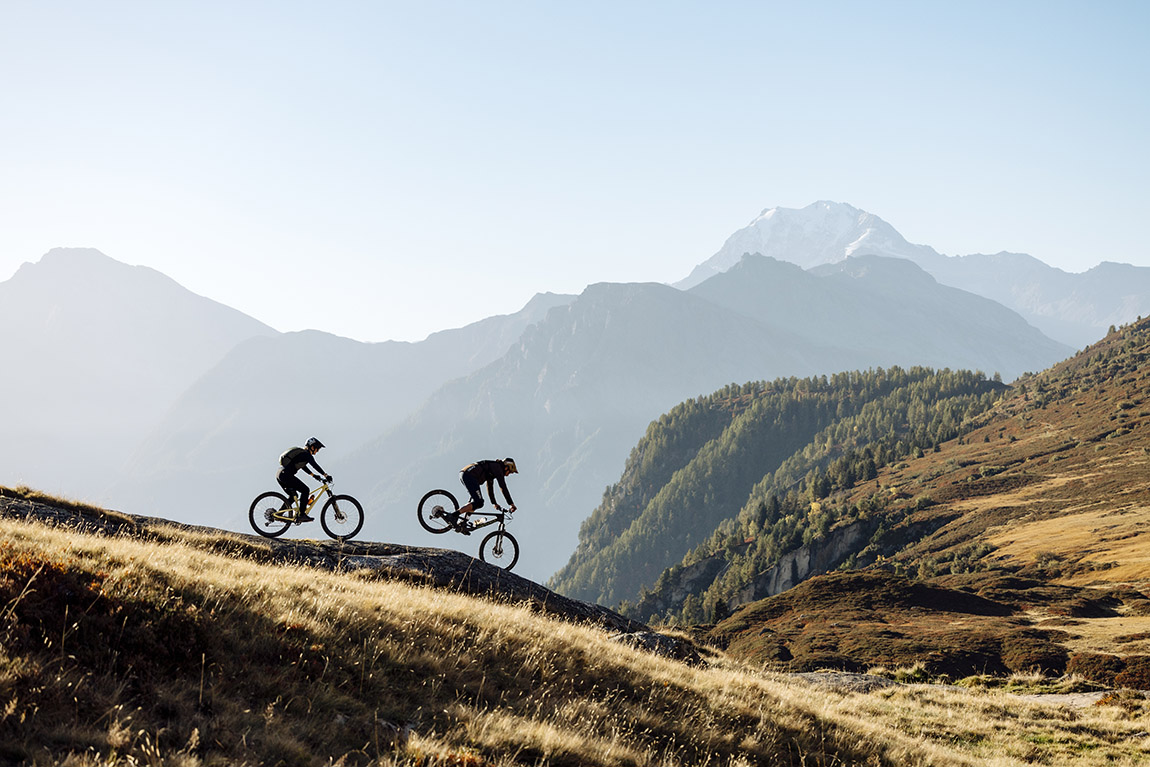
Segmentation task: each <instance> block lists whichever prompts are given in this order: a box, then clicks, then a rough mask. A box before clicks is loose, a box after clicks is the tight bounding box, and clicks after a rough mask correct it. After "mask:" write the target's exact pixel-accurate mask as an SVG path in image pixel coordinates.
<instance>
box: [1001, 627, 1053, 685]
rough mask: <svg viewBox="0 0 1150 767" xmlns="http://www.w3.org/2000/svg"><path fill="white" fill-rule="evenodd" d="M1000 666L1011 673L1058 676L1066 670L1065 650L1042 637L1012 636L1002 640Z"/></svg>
mask: <svg viewBox="0 0 1150 767" xmlns="http://www.w3.org/2000/svg"><path fill="white" fill-rule="evenodd" d="M1002 664H1003V665H1004V666H1006V667H1007V668H1008V669H1010V670H1011V671H1035V670H1037V671H1041V672H1042V673H1044V674H1053V675H1059V674H1062V673H1063V672H1064V671H1065V670H1066V650H1065V649H1063V648H1062V647H1061V646H1059V645H1056V644H1054V643H1053V642H1051V641H1049V640H1048V639H1045V638H1043V637H1038V636H1033V635H1029V634H1014V635H1012V636H1007V637H1004V638H1003V640H1002Z"/></svg>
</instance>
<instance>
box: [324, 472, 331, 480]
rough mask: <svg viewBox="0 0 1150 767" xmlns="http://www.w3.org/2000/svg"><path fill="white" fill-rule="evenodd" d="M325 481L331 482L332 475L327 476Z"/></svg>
mask: <svg viewBox="0 0 1150 767" xmlns="http://www.w3.org/2000/svg"><path fill="white" fill-rule="evenodd" d="M323 481H324V482H331V475H330V474H328V475H327V476H326V477H324V478H323Z"/></svg>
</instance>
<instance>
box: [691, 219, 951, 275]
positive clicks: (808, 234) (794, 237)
mask: <svg viewBox="0 0 1150 767" xmlns="http://www.w3.org/2000/svg"><path fill="white" fill-rule="evenodd" d="M747 253H752V254H753V253H759V254H761V255H764V256H769V257H771V258H775V259H778V260H780V261H789V262H790V263H793V264H798V265H799V266H801V267H802V268H804V269H810V268H812V267H815V266H819V265H822V264H834V263H838V262H839V261H842V260H843V259H845V258H849V257H851V256H855V255H880V256H890V257H894V258H906V259H909V260H911V261H914V262H915V263H918V264H920V265H923V264H924V263H927V262H930V261H932V260H935V259H938V258H941V256H939V254H938V253H937V252H936V251H934V250H933V249H932V248H929V247H926V246H924V245H912V244H911V243H909V242H907V241H906V240H905V239H904V238H903V236H902V235H901V234H899V233H898V232H897V231H896V230H895V229H894V227H892V226H891V225H890V224H888V223H887V222H886V221H883V220H882V219H881V218H879V217H878V216H876V215H874V214H872V213H867V212H866V211H864V210H859V209H858V208H856V207H854V206H852V205H848V204H846V203H842V202H832V201H830V200H819V201H818V202H815V203H812V204H810V205H808V206H807V207H805V208H801V209H793V208H782V207H775V208H768V209H767V210H764V211H763V212H762V213H761V214H759V216H758V217H757V218H755V219H754V220H753V221H751V223H750V224H748V225H747V226H746V227H744V228H743V229H740V230H739V231H737V232H735V233H734V234H733V235H731V236H730V237H729V238H728V239H727V241H726V243H724V244H723V247H722V248H720V249H719V251H718V252H717V253H715V255H713V256H711V258H709V259H707V260H706V261H704V262H703V263H702V264H700V265H699V266H697V267H696V268H695V270H694V271H693V272H691V275H690V276H689V277H687V279H685V280H683V281H682V282H679V283H676V285H675V287H678V288H682V289H687V288H690V287H692V286H694V285H697V284H699V283H700V282H703V281H704V280H706V279H707V278H709V277H711V276H713V275H715V274H718V273H720V272H725V271H727V270H728V269H730V268H731V267H732V266H734V265H735V264H737V263H738V262H739V259H741V258H742V257H743V255H744V254H747Z"/></svg>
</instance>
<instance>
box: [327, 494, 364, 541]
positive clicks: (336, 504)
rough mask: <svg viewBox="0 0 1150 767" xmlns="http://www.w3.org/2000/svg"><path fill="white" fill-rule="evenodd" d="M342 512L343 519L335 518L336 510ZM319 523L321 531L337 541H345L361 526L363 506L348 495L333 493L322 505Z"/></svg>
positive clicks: (353, 535)
mask: <svg viewBox="0 0 1150 767" xmlns="http://www.w3.org/2000/svg"><path fill="white" fill-rule="evenodd" d="M337 510H339V511H340V512H342V513H343V514H344V520H343V521H342V522H340V521H339V520H338V519H336V511H337ZM319 523H320V524H321V525H323V531H324V532H325V533H327V534H328V535H329V536H330V537H332V538H335V539H336V540H337V541H346V540H348V539H349V538H353V537H355V535H356V533H358V532H359V530H360V528H361V527H363V506H360V504H359V501H357V500H356V499H354V498H352V497H351V496H350V495H333V496H332V497H331V498H328V499H327V503H325V504H324V505H323V511H321V512H320V515H319Z"/></svg>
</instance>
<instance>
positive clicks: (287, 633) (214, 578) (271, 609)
mask: <svg viewBox="0 0 1150 767" xmlns="http://www.w3.org/2000/svg"><path fill="white" fill-rule="evenodd" d="M221 535H224V534H221ZM218 548H221V547H220V546H219V544H218V542H215V541H212V540H207V539H204V538H203V537H202V536H188V537H187V538H186V539H182V537H181V534H180V533H179V531H175V530H173V533H172V537H171V539H170V540H169V541H168V542H166V543H156V542H143V541H138V540H133V539H130V538H123V537H120V538H108V537H98V536H93V535H86V534H79V533H75V532H72V531H64V530H62V529H58V528H50V527H47V526H43V525H40V524H36V523H27V522H16V521H13V520H10V519H7V520H3V519H0V552H2V553H0V639H2V640H3V641H0V761H2V762H5V763H20V762H23V763H34V764H58V763H64V764H73V765H104V764H155V765H160V764H171V765H188V766H191V765H200V764H225V763H226V764H239V763H249V764H268V765H271V764H291V765H295V764H315V765H321V764H331V763H333V762H341V763H347V764H356V763H358V764H368V763H376V764H451V765H484V764H493V765H510V764H540V763H542V764H610V765H655V764H658V765H663V764H692V765H693V764H704V763H711V764H723V765H726V764H731V765H737V764H771V765H776V764H779V765H788V764H793V765H798V764H805V765H820V764H823V765H830V764H860V765H861V764H873V765H905V764H931V765H981V764H991V765H994V764H998V765H1014V764H1023V763H1029V762H1031V761H1033V760H1036V759H1037V760H1042V761H1046V762H1047V763H1059V764H1136V763H1138V761H1139V760H1140V759H1143V758H1145V757H1146V756H1147V754H1150V751H1148V750H1147V748H1146V747H1147V745H1148V744H1147V743H1146V736H1145V733H1146V731H1147V729H1150V726H1148V725H1150V717H1148V716H1147V714H1146V713H1145V712H1144V710H1143V709H1142V708H1141V707H1140V704H1135V705H1127V707H1126V708H1121V707H1103V708H1097V709H1091V710H1088V711H1085V712H1081V713H1080V712H1077V711H1068V710H1063V709H1058V708H1052V707H1049V706H1043V705H1037V704H1033V703H1029V702H1025V701H1021V700H1017V699H1012V698H1009V697H1007V696H1004V695H1002V694H1001V693H998V692H993V691H966V690H961V689H952V690H948V689H941V688H933V687H923V686H904V687H896V688H890V689H887V690H883V691H880V692H877V693H871V694H865V695H864V694H860V693H848V692H840V693H836V692H827V691H825V690H823V689H822V688H821V687H810V686H808V685H806V684H804V683H801V682H798V681H795V680H791V679H789V678H786V677H783V676H779V675H773V674H769V673H766V672H763V671H759V670H755V669H753V668H750V667H745V666H743V665H741V664H739V663H736V662H732V661H729V660H727V659H725V658H723V657H721V656H719V657H716V658H714V659H713V661H712V663H711V664H710V665H709V666H707V667H701V668H694V667H688V666H685V665H683V664H680V663H677V662H674V661H670V660H665V659H662V658H658V657H656V656H653V655H650V654H647V653H644V652H641V651H638V650H632V649H629V648H627V647H625V646H622V645H619V644H618V643H616V642H614V641H612V640H611V639H609V638H608V637H607V635H606V634H605V633H603V632H602V631H600V630H598V629H594V628H590V627H585V626H577V625H572V624H567V623H562V622H558V621H556V620H553V619H550V618H546V617H543V616H540V615H538V614H535V613H533V612H531V611H530V610H527V609H525V608H523V607H520V606H516V605H505V604H495V603H491V602H487V601H483V600H478V599H475V598H472V597H466V596H461V595H456V594H450V593H446V592H441V591H435V590H432V589H427V588H422V587H417V586H412V585H410V584H404V583H396V582H389V581H386V580H380V579H378V578H377V577H374V576H367V575H364V574H356V573H348V574H332V573H325V572H317V571H314V570H307V569H304V568H294V567H282V566H270V565H265V564H258V563H256V562H253V561H250V560H246V559H243V558H241V557H237V556H225V555H222V554H218V553H213V549H218Z"/></svg>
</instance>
